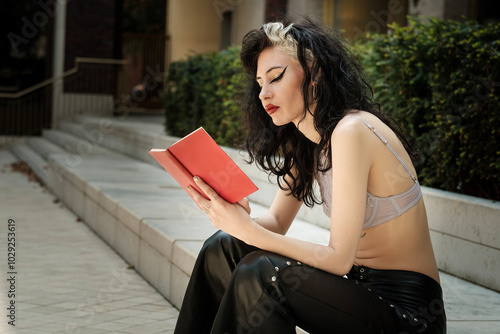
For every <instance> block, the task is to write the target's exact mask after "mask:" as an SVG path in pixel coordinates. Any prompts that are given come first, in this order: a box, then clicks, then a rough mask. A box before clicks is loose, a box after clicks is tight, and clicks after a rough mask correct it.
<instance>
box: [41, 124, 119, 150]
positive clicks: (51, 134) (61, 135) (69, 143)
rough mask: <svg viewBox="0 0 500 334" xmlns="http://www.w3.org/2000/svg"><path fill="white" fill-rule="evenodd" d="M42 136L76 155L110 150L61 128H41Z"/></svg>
mask: <svg viewBox="0 0 500 334" xmlns="http://www.w3.org/2000/svg"><path fill="white" fill-rule="evenodd" d="M43 137H44V138H46V139H48V140H50V141H51V142H52V143H54V144H56V145H58V146H59V147H61V148H63V149H64V150H65V151H67V152H71V153H73V154H75V155H78V156H88V155H93V154H102V153H106V154H109V153H111V151H110V150H108V149H105V148H103V147H101V146H99V145H95V144H94V143H93V142H91V141H89V140H87V139H84V138H81V137H78V136H75V135H73V134H70V133H68V132H65V131H61V130H43Z"/></svg>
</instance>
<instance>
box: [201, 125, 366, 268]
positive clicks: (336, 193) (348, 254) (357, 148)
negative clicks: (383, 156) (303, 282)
mask: <svg viewBox="0 0 500 334" xmlns="http://www.w3.org/2000/svg"><path fill="white" fill-rule="evenodd" d="M357 123H359V122H353V121H351V120H349V119H348V120H343V121H341V122H340V123H339V125H338V126H337V128H336V129H335V131H334V133H333V134H332V159H333V164H332V186H333V188H332V215H331V225H330V242H329V244H328V245H326V246H325V245H318V244H314V243H310V242H306V241H302V240H297V239H294V238H290V237H288V236H285V235H283V233H284V231H286V230H288V227H289V226H290V223H291V222H290V221H291V220H293V217H295V214H296V213H297V211H298V208H299V207H300V205H295V206H294V205H292V206H291V209H290V212H289V213H287V211H286V209H285V210H283V209H284V208H285V207H288V206H290V196H286V194H285V193H282V194H280V193H278V195H277V196H276V199H275V201H274V202H273V205H272V206H271V209H270V211H269V213H268V215H266V216H265V217H263V218H261V219H262V220H261V221H260V222H261V223H262V225H260V224H258V223H257V222H255V221H254V220H252V219H251V218H250V216H249V215H248V213H247V212H246V211H245V210H244V209H243V207H241V206H240V205H231V204H230V203H228V202H226V201H224V200H223V199H221V198H219V197H218V195H217V194H215V193H214V191H213V190H212V189H211V188H210V187H209V186H208V185H206V184H205V183H203V181H202V180H198V181H197V182H198V185H199V186H200V188H201V189H202V190H203V191H204V192H205V193H207V194H208V195H209V197H210V198H211V200H210V201H208V200H206V199H204V198H203V197H202V196H201V195H199V194H198V195H197V194H194V195H195V196H194V197H195V199H196V200H197V201H198V203H199V204H200V205H201V206H202V207H205V208H208V209H206V210H205V212H206V213H207V215H208V216H209V217H210V219H211V221H212V222H213V224H214V225H215V226H216V227H217V228H219V229H221V230H223V231H225V232H227V233H229V234H231V235H233V236H234V237H236V238H238V239H240V240H243V241H244V242H246V243H248V244H251V245H254V246H256V247H259V248H261V249H264V250H267V251H270V252H275V253H279V254H282V255H284V256H287V257H290V258H291V259H295V260H297V261H301V262H303V263H305V264H308V265H311V266H314V267H316V268H319V269H322V270H325V271H327V272H330V273H333V274H337V275H344V274H346V273H347V272H348V271H349V270H350V268H351V267H352V264H353V262H354V259H355V256H356V251H357V248H358V243H359V239H360V235H361V230H362V228H363V218H364V213H365V205H366V191H367V183H368V173H369V171H370V167H371V159H372V158H371V157H372V155H371V154H370V151H371V147H370V145H369V144H370V142H371V141H370V138H369V137H368V135H370V133H369V132H368V131H366V129H364V128H363V126H364V125H363V124H362V123H359V124H357ZM291 198H293V197H291ZM285 204H286V205H285ZM292 216H293V217H292Z"/></svg>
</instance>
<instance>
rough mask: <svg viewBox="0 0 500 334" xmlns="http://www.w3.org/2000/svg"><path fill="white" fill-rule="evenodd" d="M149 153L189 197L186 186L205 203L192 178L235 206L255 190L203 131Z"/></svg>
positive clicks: (198, 130)
mask: <svg viewBox="0 0 500 334" xmlns="http://www.w3.org/2000/svg"><path fill="white" fill-rule="evenodd" d="M149 153H150V154H151V155H152V156H153V157H154V158H155V159H156V160H157V161H158V162H159V163H160V165H161V166H162V167H163V168H165V169H166V170H167V172H169V173H170V175H172V177H173V178H174V179H175V180H176V181H177V182H178V183H179V184H180V185H181V186H182V188H184V190H186V192H187V193H188V194H189V195H190V196H191V193H190V192H189V190H187V187H188V186H191V187H193V188H195V189H196V190H198V192H199V193H200V194H202V195H204V196H205V197H206V198H207V199H208V197H207V196H206V195H205V194H204V193H203V191H202V190H201V189H200V188H199V187H198V186H197V185H196V183H195V182H194V181H193V176H195V175H197V176H199V177H201V178H202V179H203V181H205V183H207V184H208V185H209V186H211V187H212V188H213V189H214V190H215V191H216V192H217V193H218V194H219V196H221V197H222V198H224V199H225V200H226V201H228V202H230V203H236V202H237V201H239V200H241V199H242V198H244V197H246V196H248V195H250V194H251V193H253V192H255V191H257V190H258V188H257V186H256V185H255V184H254V183H253V182H252V181H251V180H250V179H249V178H248V176H247V175H246V174H245V173H244V172H243V171H242V170H241V169H240V168H239V167H238V165H236V163H235V162H234V161H233V160H232V159H231V158H230V157H229V156H228V155H227V154H226V152H224V150H223V149H222V148H221V147H220V146H219V145H217V143H216V142H215V141H214V140H213V139H212V137H210V135H209V134H208V133H207V132H206V131H205V130H204V129H203V128H198V129H197V130H195V131H193V132H191V133H190V134H189V135H187V136H186V137H184V138H182V139H180V140H179V141H177V142H176V143H174V144H173V145H172V146H170V147H169V148H167V149H152V150H150V151H149Z"/></svg>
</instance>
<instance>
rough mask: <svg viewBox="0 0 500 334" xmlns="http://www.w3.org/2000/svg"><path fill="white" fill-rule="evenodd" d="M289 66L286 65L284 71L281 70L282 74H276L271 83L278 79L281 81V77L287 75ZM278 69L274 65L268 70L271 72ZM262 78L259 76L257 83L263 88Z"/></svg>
mask: <svg viewBox="0 0 500 334" xmlns="http://www.w3.org/2000/svg"><path fill="white" fill-rule="evenodd" d="M287 68H288V66H286V67H285V68H284V69H283V71H281V73H280V74H278V75H277V76H275V77H274V78H273V79H272V80H271V81H270V83H273V82H276V81H279V80H281V78H283V75H285V72H286V69H287ZM274 69H276V67H273V68H270V69H269V70H267V72H270V71H272V70H274ZM260 80H262V78H261V77H257V84H258V85H259V86H260V87H261V88H262V86H263V82H261V81H260Z"/></svg>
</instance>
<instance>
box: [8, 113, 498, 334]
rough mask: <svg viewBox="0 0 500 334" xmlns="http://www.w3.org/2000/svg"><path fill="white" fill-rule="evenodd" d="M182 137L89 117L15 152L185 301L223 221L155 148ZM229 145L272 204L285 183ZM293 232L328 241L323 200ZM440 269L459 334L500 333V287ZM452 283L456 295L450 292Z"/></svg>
mask: <svg viewBox="0 0 500 334" xmlns="http://www.w3.org/2000/svg"><path fill="white" fill-rule="evenodd" d="M177 140H178V138H176V137H171V136H166V135H164V131H163V125H162V124H154V123H146V122H140V121H133V120H131V119H127V120H119V119H112V118H95V117H83V116H80V117H77V118H76V119H75V120H73V121H69V122H65V123H63V124H61V126H60V127H59V128H58V129H52V130H45V131H44V132H43V135H42V137H32V138H28V140H27V141H25V142H24V143H19V144H14V145H13V146H12V151H13V152H14V153H15V154H16V155H17V156H18V157H19V158H20V159H22V160H23V161H26V162H27V163H28V165H29V166H30V167H31V168H32V169H33V171H34V172H35V173H36V174H37V175H38V176H39V177H40V178H41V179H42V180H43V182H44V183H45V184H46V186H47V187H48V188H49V189H50V190H51V191H52V192H53V193H54V194H56V195H57V196H58V198H59V199H60V200H61V201H62V202H64V203H65V204H66V205H67V206H68V207H69V208H70V209H71V210H73V211H74V212H75V213H76V214H77V215H78V216H79V217H80V218H81V219H82V220H83V221H84V222H85V223H86V224H87V225H88V226H89V227H90V228H91V229H92V230H93V231H94V232H95V233H96V234H97V235H99V236H100V237H101V238H102V239H103V240H105V241H106V242H107V243H108V244H109V245H110V246H111V247H112V248H113V249H114V250H115V251H116V252H117V253H118V254H120V255H121V256H122V257H123V258H124V259H125V260H126V261H127V262H128V263H129V264H130V265H131V266H134V268H135V269H136V271H137V272H138V273H140V274H141V275H142V276H143V277H144V278H145V279H146V280H147V281H148V282H149V283H150V284H151V285H152V286H153V287H155V288H156V289H157V290H158V291H159V292H160V293H161V294H162V295H163V296H164V297H165V298H166V299H168V300H169V301H170V302H171V303H172V304H173V305H175V306H177V307H180V305H181V302H182V298H183V295H184V291H185V289H186V286H187V282H188V279H189V275H190V273H191V270H192V268H193V265H194V261H195V258H196V255H197V254H198V252H199V250H200V248H201V246H202V244H203V241H204V240H205V239H206V238H208V237H209V236H210V235H211V234H212V233H214V232H215V228H214V227H213V226H212V224H211V223H210V221H209V220H208V218H207V217H206V216H205V215H204V213H203V212H202V211H200V210H199V209H198V207H197V206H196V205H195V204H194V203H193V201H192V200H191V199H190V198H189V196H188V195H187V194H186V193H185V192H184V190H182V188H180V187H179V186H178V184H177V183H176V181H175V180H174V179H173V178H172V177H171V176H170V175H169V174H168V173H166V172H165V171H164V170H163V168H161V166H159V165H158V164H157V162H156V161H155V160H154V159H153V158H152V157H151V156H150V155H149V153H148V151H149V150H150V149H151V148H163V147H168V146H170V145H171V144H173V143H174V142H175V141H177ZM225 150H226V152H227V153H228V154H229V155H230V156H231V157H232V158H233V159H234V160H235V161H236V162H237V163H238V165H240V166H241V167H242V168H243V169H244V171H245V172H246V173H247V174H248V175H249V176H250V178H251V179H252V180H253V181H254V182H255V183H256V184H257V186H258V187H259V191H258V192H256V193H255V194H253V195H251V196H250V197H249V199H250V201H251V203H252V204H251V206H252V210H253V215H255V216H258V215H260V214H262V213H264V212H265V210H266V207H267V206H268V205H269V203H270V202H271V201H272V199H273V197H274V194H275V192H276V185H273V184H271V183H270V182H269V180H268V178H267V175H266V174H264V173H263V172H261V171H260V170H258V169H257V168H256V167H254V166H249V165H247V164H245V163H244V162H243V158H244V156H242V154H241V153H240V152H238V151H237V150H234V149H230V148H225ZM289 235H291V236H293V237H296V238H298V239H303V240H309V241H312V242H316V243H323V244H325V243H327V242H328V235H329V232H328V219H326V217H325V215H324V214H323V212H322V209H321V207H319V206H316V207H315V208H314V209H313V210H310V209H301V211H300V212H299V215H298V219H297V220H296V221H295V222H294V224H293V225H292V228H291V229H290V231H289ZM441 276H442V277H441V278H442V285H443V290H444V291H445V303H446V306H447V313H448V319H449V328H450V330H449V332H450V333H475V332H476V330H477V332H479V331H478V329H481V330H483V329H484V330H486V329H488V330H489V331H487V332H489V333H500V330H498V329H497V328H498V327H497V325H499V324H500V317H499V316H498V314H497V313H498V312H495V311H494V310H495V309H496V310H498V309H499V307H500V295H499V294H498V293H496V292H493V291H490V290H487V289H484V288H481V287H478V286H476V285H473V284H471V283H468V282H465V281H462V280H460V279H458V278H455V277H452V276H450V275H447V274H445V273H442V274H441ZM447 290H448V291H449V292H450V294H449V295H450V296H452V297H453V298H451V299H448V300H447V299H446V295H447V293H446V291H447ZM457 291H462V292H465V293H467V292H468V291H469V292H470V291H475V292H473V294H474V293H475V294H476V296H477V298H478V299H477V302H476V303H474V304H473V308H472V307H471V308H470V309H469V308H467V306H466V305H467V302H466V301H467V300H468V301H469V303H470V300H471V299H470V298H471V295H468V296H463V295H462V294H461V293H460V294H459V293H457ZM484 296H488V298H486V299H485V297H484ZM474 298H475V297H474V295H472V299H473V300H474ZM485 300H487V302H485ZM464 305H465V306H464ZM464 310H465V311H464ZM452 329H453V330H452ZM455 329H456V330H455ZM484 330H483V331H484Z"/></svg>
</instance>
